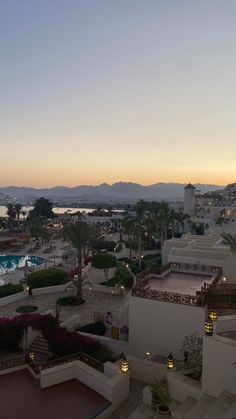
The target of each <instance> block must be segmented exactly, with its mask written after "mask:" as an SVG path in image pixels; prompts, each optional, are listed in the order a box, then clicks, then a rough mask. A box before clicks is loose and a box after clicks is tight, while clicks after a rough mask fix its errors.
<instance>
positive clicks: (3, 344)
mask: <svg viewBox="0 0 236 419" xmlns="http://www.w3.org/2000/svg"><path fill="white" fill-rule="evenodd" d="M22 335H23V329H22V328H19V327H18V325H17V321H16V320H15V318H12V319H10V318H7V317H1V318H0V350H3V351H6V350H8V351H15V350H18V349H19V346H20V342H21V339H22Z"/></svg>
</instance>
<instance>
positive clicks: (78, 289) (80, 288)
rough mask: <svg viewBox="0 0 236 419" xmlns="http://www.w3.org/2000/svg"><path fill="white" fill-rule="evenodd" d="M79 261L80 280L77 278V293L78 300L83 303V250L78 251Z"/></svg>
mask: <svg viewBox="0 0 236 419" xmlns="http://www.w3.org/2000/svg"><path fill="white" fill-rule="evenodd" d="M77 259H78V268H77V269H78V278H77V284H76V288H77V292H76V299H77V302H78V303H81V301H82V254H81V249H78V253H77Z"/></svg>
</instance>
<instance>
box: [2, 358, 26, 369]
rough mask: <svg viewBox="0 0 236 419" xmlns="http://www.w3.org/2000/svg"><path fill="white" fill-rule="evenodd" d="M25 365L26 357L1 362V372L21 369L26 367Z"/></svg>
mask: <svg viewBox="0 0 236 419" xmlns="http://www.w3.org/2000/svg"><path fill="white" fill-rule="evenodd" d="M25 363H26V360H25V355H22V356H18V357H16V358H12V359H4V360H2V361H0V370H6V369H8V368H15V367H19V366H20V365H24V364H25Z"/></svg>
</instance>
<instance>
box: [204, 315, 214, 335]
mask: <svg viewBox="0 0 236 419" xmlns="http://www.w3.org/2000/svg"><path fill="white" fill-rule="evenodd" d="M204 331H205V335H207V336H212V335H213V321H212V320H211V319H210V317H209V318H208V320H206V321H205V326H204Z"/></svg>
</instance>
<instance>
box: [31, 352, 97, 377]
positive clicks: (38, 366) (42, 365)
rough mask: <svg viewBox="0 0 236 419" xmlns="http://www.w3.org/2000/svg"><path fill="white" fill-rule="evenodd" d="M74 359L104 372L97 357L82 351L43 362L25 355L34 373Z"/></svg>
mask: <svg viewBox="0 0 236 419" xmlns="http://www.w3.org/2000/svg"><path fill="white" fill-rule="evenodd" d="M75 360H79V361H81V362H84V363H85V364H87V365H89V366H90V367H92V368H95V369H96V370H98V371H100V372H102V373H103V372H104V365H103V363H102V362H100V361H98V360H97V359H95V358H93V357H92V356H89V355H87V354H85V353H84V352H77V353H74V354H71V355H66V356H62V357H60V358H55V359H52V360H51V361H44V362H37V360H35V359H33V358H31V357H30V356H28V357H27V363H28V364H29V365H30V367H31V368H32V369H33V371H34V372H35V373H36V374H39V373H40V371H42V370H45V369H48V368H53V367H56V366H57V365H62V364H66V363H68V362H72V361H75Z"/></svg>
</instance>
